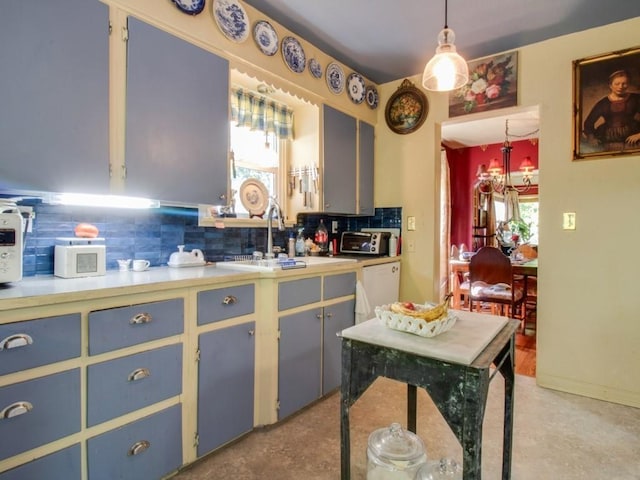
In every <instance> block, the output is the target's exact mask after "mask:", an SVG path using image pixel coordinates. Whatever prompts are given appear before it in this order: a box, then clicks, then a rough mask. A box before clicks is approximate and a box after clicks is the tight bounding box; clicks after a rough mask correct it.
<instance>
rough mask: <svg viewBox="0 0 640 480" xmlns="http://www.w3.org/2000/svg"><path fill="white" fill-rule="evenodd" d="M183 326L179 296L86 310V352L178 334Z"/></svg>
mask: <svg viewBox="0 0 640 480" xmlns="http://www.w3.org/2000/svg"><path fill="white" fill-rule="evenodd" d="M183 330H184V301H183V300H182V299H181V298H175V299H172V300H164V301H160V302H151V303H141V304H139V305H131V306H127V307H118V308H108V309H106V310H96V311H93V312H90V313H89V355H98V354H100V353H105V352H111V351H113V350H118V349H120V348H124V347H130V346H131V345H138V344H140V343H144V342H149V341H151V340H157V339H159V338H165V337H169V336H171V335H178V334H180V333H182V332H183Z"/></svg>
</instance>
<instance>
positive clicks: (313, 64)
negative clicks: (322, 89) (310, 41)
mask: <svg viewBox="0 0 640 480" xmlns="http://www.w3.org/2000/svg"><path fill="white" fill-rule="evenodd" d="M309 72H311V75H313V76H314V77H316V78H322V65H320V62H318V61H317V60H316V59H315V58H312V59H311V60H309Z"/></svg>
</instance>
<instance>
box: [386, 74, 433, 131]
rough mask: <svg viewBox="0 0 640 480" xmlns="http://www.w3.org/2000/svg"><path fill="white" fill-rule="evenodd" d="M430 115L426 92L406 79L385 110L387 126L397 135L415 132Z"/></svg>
mask: <svg viewBox="0 0 640 480" xmlns="http://www.w3.org/2000/svg"><path fill="white" fill-rule="evenodd" d="M427 113H429V102H428V101H427V96H426V95H425V94H424V92H423V91H422V90H420V89H418V88H416V87H415V85H414V84H413V83H411V82H410V81H409V80H407V79H406V78H405V79H404V80H403V81H402V83H401V84H400V86H399V87H398V89H397V90H396V91H395V93H394V94H393V95H391V98H389V101H388V102H387V106H386V108H385V110H384V118H385V120H386V121H387V125H388V126H389V128H390V129H391V130H393V131H394V132H395V133H400V134H405V133H411V132H415V131H416V130H417V129H418V128H420V126H421V125H422V124H423V123H424V121H425V119H426V118H427Z"/></svg>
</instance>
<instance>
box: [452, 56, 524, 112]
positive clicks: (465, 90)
mask: <svg viewBox="0 0 640 480" xmlns="http://www.w3.org/2000/svg"><path fill="white" fill-rule="evenodd" d="M468 65H469V81H468V82H467V84H466V85H464V86H463V87H461V88H459V89H458V90H454V91H453V92H451V93H450V94H449V117H457V116H459V115H466V114H468V113H476V112H486V111H488V110H495V109H498V108H506V107H513V106H515V105H517V104H518V95H517V93H518V52H517V51H512V52H507V53H504V54H501V55H495V56H492V57H485V58H483V59H479V60H474V61H472V62H468Z"/></svg>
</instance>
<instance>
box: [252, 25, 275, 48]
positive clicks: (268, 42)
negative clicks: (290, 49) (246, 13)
mask: <svg viewBox="0 0 640 480" xmlns="http://www.w3.org/2000/svg"><path fill="white" fill-rule="evenodd" d="M253 39H254V40H255V41H256V44H257V45H258V48H259V49H260V51H261V52H262V53H264V54H265V55H268V56H273V55H275V54H276V52H277V51H278V34H277V33H276V31H275V29H274V28H273V27H272V26H271V24H270V23H269V22H267V21H266V20H260V21H258V22H256V24H255V25H254V26H253Z"/></svg>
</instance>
